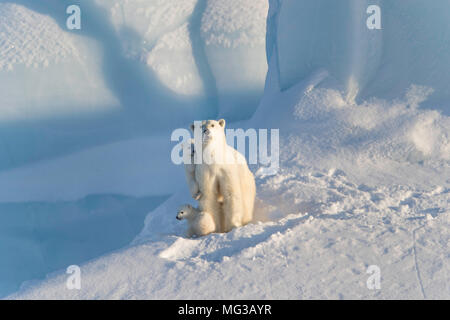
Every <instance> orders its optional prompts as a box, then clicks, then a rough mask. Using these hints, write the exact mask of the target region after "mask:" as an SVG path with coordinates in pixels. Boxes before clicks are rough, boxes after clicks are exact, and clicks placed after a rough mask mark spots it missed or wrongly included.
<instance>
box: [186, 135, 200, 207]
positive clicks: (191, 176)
mask: <svg viewBox="0 0 450 320" xmlns="http://www.w3.org/2000/svg"><path fill="white" fill-rule="evenodd" d="M188 144H189V146H188V148H189V150H191V161H190V163H185V164H184V171H185V173H186V180H187V183H188V186H189V191H190V193H191V196H192V198H194V199H195V200H199V199H200V197H201V196H202V194H201V193H200V188H199V186H198V183H197V180H195V164H194V155H195V149H194V140H192V139H191V140H190V141H189V143H188Z"/></svg>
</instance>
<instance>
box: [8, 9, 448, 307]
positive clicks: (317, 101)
mask: <svg viewBox="0 0 450 320" xmlns="http://www.w3.org/2000/svg"><path fill="white" fill-rule="evenodd" d="M2 2H3V1H2ZM2 2H0V6H2V5H7V4H3V3H2ZM17 2H21V4H24V5H25V7H28V9H26V10H25V9H23V8H22V7H20V11H18V10H13V11H1V10H0V14H3V13H4V12H9V13H8V14H18V13H17V12H25V13H26V15H28V16H30V17H31V16H33V15H35V14H36V13H35V12H34V11H39V10H41V11H42V10H43V9H42V8H41V7H38V8H36V7H33V6H32V5H31V2H28V1H17ZM339 3H340V4H341V3H343V4H342V6H339V5H338V4H337V2H335V1H331V0H330V1H326V0H318V1H314V2H311V1H306V0H305V1H287V0H271V1H270V8H268V7H267V2H266V1H262V0H258V1H253V0H242V1H237V0H236V1H225V0H214V1H212V0H208V1H181V2H180V1H175V0H172V1H156V0H154V1H138V0H129V1H103V0H96V1H95V4H96V5H92V7H89V5H87V4H86V5H87V6H88V7H87V8H89V11H88V14H93V13H98V12H103V13H108V14H106V15H104V16H105V17H107V20H106V21H104V20H100V21H101V23H99V25H100V26H103V27H99V25H98V26H97V27H98V28H99V29H100V30H102V32H92V31H91V32H92V33H93V34H96V36H97V37H95V36H94V37H93V38H94V39H96V41H99V42H101V41H102V40H101V39H104V38H105V36H106V39H107V41H105V42H106V44H105V42H102V43H103V44H102V45H103V46H106V48H112V47H114V48H116V46H118V47H120V48H122V49H121V50H122V51H123V56H122V55H118V56H114V57H113V58H108V56H103V59H105V60H106V62H105V64H106V65H108V66H110V67H111V68H113V66H114V64H115V63H117V62H126V61H133V63H131V62H127V63H125V65H124V67H123V68H124V69H123V70H127V69H126V68H130V70H135V69H134V67H136V66H139V67H140V68H141V69H142V70H143V73H144V75H149V74H151V75H152V79H153V76H155V78H156V79H158V81H160V82H158V83H157V84H156V83H155V82H152V81H151V82H149V87H150V90H151V91H150V92H151V93H152V94H153V93H155V92H157V91H158V90H157V89H159V88H161V87H160V85H163V86H164V88H165V89H167V90H169V91H170V92H171V94H170V95H167V96H158V97H157V99H156V100H152V103H149V105H150V106H151V108H153V109H152V110H153V111H154V112H156V113H157V116H156V118H157V119H158V121H159V122H160V123H161V124H165V125H166V126H167V124H168V123H171V125H170V126H167V127H168V129H167V128H166V131H167V132H169V131H171V130H172V129H173V128H175V126H177V125H178V124H179V123H181V124H182V125H183V126H184V127H187V125H188V124H187V123H188V121H187V120H186V119H197V116H198V117H200V118H204V117H209V116H214V117H215V116H219V115H226V116H229V117H230V118H231V119H233V120H239V121H235V122H232V121H228V126H229V127H233V128H238V127H242V128H244V129H246V128H269V129H270V128H277V129H280V152H279V154H280V170H279V171H278V172H276V173H274V172H270V170H267V168H265V167H262V166H259V165H254V166H251V169H252V170H253V171H254V173H255V176H256V182H257V197H258V199H257V205H256V211H255V216H256V217H255V221H254V223H252V224H250V225H247V226H245V227H242V228H239V229H235V230H233V231H232V232H230V233H227V234H212V235H209V236H206V237H202V238H198V239H187V238H186V237H185V231H186V225H185V224H184V222H179V221H177V220H176V219H175V216H176V209H177V208H178V207H179V205H180V204H183V203H192V204H194V202H193V200H192V199H190V196H189V192H188V190H187V186H186V183H185V181H184V173H183V168H181V167H179V166H175V165H174V164H172V162H171V161H170V160H169V159H170V150H171V148H172V147H173V145H174V144H173V143H172V144H171V143H170V134H166V133H167V132H166V131H162V132H161V131H158V133H156V130H154V131H152V130H153V127H151V124H148V126H149V127H151V128H152V130H150V132H149V131H139V130H136V132H135V131H133V130H135V127H136V126H138V125H140V124H141V122H140V121H138V120H137V118H142V119H141V120H142V123H146V120H148V118H146V117H144V116H143V115H145V114H146V113H145V112H141V111H142V110H143V109H140V108H141V105H140V103H141V102H142V101H143V100H145V97H146V95H145V94H144V93H142V90H143V89H144V88H149V87H148V86H145V87H142V86H138V87H137V88H136V89H134V91H132V92H134V93H136V94H137V96H138V97H137V98H133V99H131V98H129V97H128V98H127V97H126V95H120V92H122V93H123V92H126V90H128V89H130V87H128V86H123V83H118V84H116V86H115V87H114V86H113V87H114V88H116V89H121V90H112V91H113V92H114V93H115V94H116V95H118V96H119V97H118V101H120V105H121V108H125V109H126V111H124V113H122V115H123V114H127V115H128V116H129V117H128V118H127V119H128V120H127V121H129V122H125V121H124V120H118V119H122V118H121V117H110V116H109V117H104V118H101V119H97V120H95V121H92V122H89V124H90V125H93V124H100V125H101V126H105V127H103V128H104V129H102V131H91V133H95V134H92V135H97V136H100V137H99V138H97V139H95V140H96V141H94V142H91V143H87V142H85V140H88V139H87V137H90V135H85V136H83V135H82V134H80V132H81V130H80V128H88V127H89V128H90V126H89V125H87V124H84V125H83V126H80V125H78V126H75V125H74V126H72V127H71V131H68V129H67V128H66V127H64V126H62V125H61V124H60V123H59V122H57V121H55V122H54V123H52V125H54V126H57V125H59V126H57V128H58V130H57V131H54V132H57V133H58V135H60V134H61V133H64V134H69V133H71V134H72V135H71V137H72V139H73V140H69V141H70V142H71V143H72V144H73V146H72V147H71V149H61V150H59V152H56V153H55V152H54V150H53V149H54V148H55V144H50V147H49V148H48V149H45V148H43V147H42V145H43V144H41V145H38V147H36V151H35V152H36V153H39V154H41V157H40V158H39V157H38V156H35V157H34V158H33V154H32V153H29V154H26V153H25V154H24V155H22V159H24V160H21V161H19V160H18V159H19V155H20V154H18V153H14V152H13V151H11V152H10V151H8V152H4V153H2V156H3V157H5V156H6V157H9V162H8V163H9V164H11V163H13V164H14V165H13V166H12V167H15V168H9V167H11V165H10V166H9V167H8V165H3V168H9V169H7V170H2V171H0V212H1V213H2V216H1V219H2V222H1V224H0V226H1V227H0V244H1V245H0V255H1V257H2V259H1V260H0V270H1V271H2V272H0V295H1V296H5V297H6V298H8V299H42V298H44V299H52V298H57V299H144V298H147V299H188V298H190V299H203V298H209V299H213V298H218V299H230V298H233V299H281V298H286V299H311V298H315V299H317V298H324V299H351V298H356V299H389V298H397V299H424V298H425V299H437V298H441V299H449V298H450V266H449V261H450V251H449V243H450V234H449V232H448V230H449V227H450V209H449V208H450V206H449V199H450V197H449V194H450V166H449V161H450V156H449V155H450V119H449V117H448V112H447V111H448V105H449V104H450V99H449V97H448V92H450V91H449V90H448V89H449V88H448V87H447V86H448V85H449V83H450V82H449V81H448V80H449V79H448V74H447V73H446V72H445V70H446V69H445V66H446V65H448V60H447V59H448V57H449V56H448V54H447V53H448V52H449V51H448V50H446V48H447V46H448V41H447V42H446V41H439V39H441V40H442V39H444V40H445V39H446V38H445V36H446V35H448V34H447V30H449V27H450V23H449V22H448V20H446V19H443V17H444V12H445V10H447V9H448V2H446V1H440V0H437V1H435V2H433V4H432V5H431V4H429V3H428V2H426V5H425V1H418V0H414V1H409V2H408V4H406V3H403V2H399V1H398V2H392V1H370V3H371V4H373V3H378V4H380V5H381V7H382V9H383V8H386V9H388V10H383V11H382V12H383V17H385V18H383V30H381V31H379V30H378V31H376V32H379V33H366V29H364V28H357V27H355V26H357V25H358V24H363V26H364V24H365V17H366V14H365V9H366V7H367V6H365V4H366V3H365V1H356V0H348V1H342V2H339ZM97 5H98V7H96V6H97ZM47 9H48V8H47ZM97 10H99V11H97ZM102 10H105V11H102ZM44 11H45V10H44ZM447 11H448V10H447ZM267 12H268V16H267V32H266V30H265V25H266V24H265V15H266V14H267ZM319 14H320V16H319ZM322 14H324V15H325V17H323V16H322ZM419 16H420V19H418V17H419ZM339 19H343V21H346V23H345V24H344V25H341V24H339V21H341V20H339ZM262 20H264V21H262ZM44 21H45V19H44ZM48 23H49V24H50V20H49V21H48ZM103 23H104V24H103ZM0 25H1V24H0ZM6 25H7V24H6ZM106 26H108V27H106ZM88 29H89V28H88ZM96 30H97V29H96ZM108 30H114V32H112V31H108ZM346 31H348V32H346ZM350 31H351V32H350ZM110 32H111V33H110ZM63 34H64V33H63ZM112 35H114V37H113V36H112ZM132 35H133V36H132ZM430 35H433V37H431V36H430ZM435 35H437V36H438V37H437V38H436V37H435ZM264 37H265V40H264ZM58 39H61V38H58ZM112 39H115V40H114V41H113V40H112ZM434 39H437V40H434ZM89 40H92V39H89ZM416 40H417V41H416ZM58 41H59V40H58ZM67 41H69V40H67ZM77 43H78V42H77ZM112 43H114V45H112ZM66 44H67V42H66V41H64V42H63V45H66ZM199 44H201V45H199ZM305 44H307V45H305ZM2 48H3V47H2ZM261 48H262V50H263V51H264V49H266V50H267V58H268V65H269V68H268V72H267V73H266V70H267V63H266V62H265V61H264V63H263V62H262V59H265V56H266V55H265V53H262V51H261ZM305 48H307V49H308V51H307V52H305V51H304V50H305ZM330 48H331V49H333V51H331V52H333V54H331V53H330V51H327V50H329V49H330ZM76 49H77V50H80V49H79V47H78V45H77V46H76ZM368 53H370V54H368ZM67 55H69V53H67ZM224 61H225V62H224ZM408 61H409V62H411V61H413V62H414V63H412V64H409V65H408V64H407V62H408ZM134 63H136V64H134ZM30 68H31V67H28V68H26V69H25V70H27V71H29V69H30ZM152 70H153V71H152ZM1 72H4V71H0V74H1ZM9 72H11V71H9ZM153 72H155V73H154V74H153ZM13 73H14V72H13ZM119 74H120V72H118V71H115V72H113V73H110V74H108V75H104V79H105V82H107V83H110V82H109V81H110V80H111V79H114V77H117V76H118V75H119ZM129 74H131V75H130V76H129V78H127V80H129V79H134V80H133V81H135V80H136V79H141V80H143V79H144V80H146V81H147V80H149V78H147V76H143V75H141V76H142V78H140V76H139V77H138V76H136V77H134V75H135V73H133V72H131V71H130V72H129ZM60 77H61V76H60ZM63 78H64V77H63ZM262 78H265V87H264V92H263V94H262V95H261V92H262V89H263V85H262V83H261V82H260V81H261V79H262ZM64 79H65V78H64ZM136 81H137V80H136ZM133 83H135V82H133ZM258 83H259V85H258ZM123 90H125V91H123ZM130 90H131V89H130ZM202 92H203V94H205V92H206V96H207V98H206V100H205V97H203V98H199V99H200V100H198V101H203V102H205V101H206V102H205V104H204V105H203V107H200V109H198V110H197V111H196V112H193V113H191V114H190V115H189V114H188V113H185V114H181V113H180V114H177V117H178V116H179V118H176V117H175V115H174V114H173V110H174V109H171V108H167V109H165V110H163V111H161V110H159V108H158V103H159V102H161V101H164V102H167V105H170V104H171V103H172V102H173V101H182V102H183V103H181V104H180V107H181V108H189V106H190V103H192V101H194V100H195V99H194V100H192V99H191V98H192V96H196V95H199V94H201V93H202ZM230 92H231V93H232V95H231V97H229V96H228V94H229V93H230ZM258 92H259V93H258ZM174 93H175V94H176V95H177V99H178V98H180V100H173V99H172V98H173V97H174V96H173V94H174ZM0 97H5V96H4V95H1V96H0ZM6 97H7V96H6ZM0 99H1V98H0ZM142 99H143V100H142ZM202 99H203V100H202ZM235 99H237V100H239V101H244V102H245V103H243V104H242V105H236V108H235V109H233V108H231V107H229V106H230V104H229V101H235ZM227 101H228V102H227ZM248 101H251V103H247V102H248ZM257 101H259V103H258V102H257ZM133 102H136V103H137V105H138V107H137V108H135V109H133V110H131V109H127V108H126V106H127V103H133ZM203 102H202V103H203ZM256 105H257V108H256ZM207 106H208V107H209V108H210V110H209V111H208V110H206V107H207ZM244 109H245V110H246V111H243V110H244ZM135 112H136V113H135ZM187 115H189V117H187ZM250 116H251V117H250ZM183 117H184V118H183ZM249 117H250V119H246V118H249ZM86 119H88V120H89V119H90V118H89V117H88V118H86ZM105 119H106V120H111V121H112V120H117V121H118V122H116V123H115V125H117V128H119V129H116V130H114V125H111V126H112V128H113V129H111V127H109V126H108V125H107V124H106V122H108V121H106V120H105ZM183 119H184V120H183ZM169 120H171V121H172V120H173V122H169ZM227 120H228V118H227ZM183 121H184V122H183ZM63 124H64V123H63ZM125 124H127V125H125ZM4 128H5V127H0V130H6V129H4ZM8 130H11V129H8ZM130 130H131V131H132V132H134V133H133V134H127V135H124V133H123V132H125V131H127V132H129V131H130ZM117 131H122V133H121V134H119V133H118V132H117ZM36 132H42V130H40V131H36ZM19 133H20V132H19ZM137 133H139V135H143V136H142V137H137V136H136V135H137ZM22 134H23V133H22ZM10 137H13V138H14V139H15V140H14V143H18V142H19V146H20V147H21V148H22V149H23V146H27V145H31V144H32V142H28V140H27V139H28V137H29V136H27V135H22V138H21V139H22V140H20V139H19V138H18V137H20V135H19V134H18V131H17V129H15V130H11V131H10ZM50 137H52V135H50ZM73 137H77V139H79V140H77V139H75V138H73ZM65 138H66V139H65V140H64V141H67V136H66V137H65ZM54 139H56V138H54ZM119 139H122V140H121V141H117V140H119ZM4 140H7V139H4ZM20 141H23V142H20ZM53 141H56V140H53ZM0 142H2V141H1V140H0ZM99 144H101V145H99ZM4 145H6V147H4V149H3V150H8V148H9V150H10V149H11V145H12V144H9V145H8V144H4ZM5 148H6V149H5ZM17 150H19V148H17ZM68 150H71V153H70V154H67V152H68ZM37 158H39V159H41V161H39V162H33V159H37ZM25 160H26V161H25ZM24 161H25V163H24ZM4 163H5V162H3V164H4ZM19 163H22V164H23V165H21V166H18V164H19ZM0 164H1V161H0ZM148 211H150V212H149V213H148V214H147V215H146V217H145V220H144V219H143V216H144V214H143V213H144V212H148ZM109 212H110V214H108V213H109ZM50 216H57V218H54V217H52V218H50ZM86 226H89V228H87V227H86ZM138 230H139V231H138ZM133 238H134V239H133ZM131 239H133V240H131ZM127 243H128V245H126V244H127ZM112 250H115V251H113V252H112V253H111V251H112ZM107 252H110V253H107ZM88 260H89V261H88ZM71 264H79V265H80V266H81V275H82V288H81V290H68V289H67V288H66V280H67V278H68V275H67V274H66V273H65V268H66V267H67V266H69V265H71ZM371 265H376V266H378V267H379V268H380V271H381V289H380V290H370V289H368V287H367V285H366V281H367V279H368V278H369V276H370V274H368V273H367V270H368V267H369V266H371ZM31 266H32V267H31ZM44 277H45V278H44ZM21 284H22V285H21ZM19 285H21V286H20V289H19ZM17 290H18V291H17Z"/></svg>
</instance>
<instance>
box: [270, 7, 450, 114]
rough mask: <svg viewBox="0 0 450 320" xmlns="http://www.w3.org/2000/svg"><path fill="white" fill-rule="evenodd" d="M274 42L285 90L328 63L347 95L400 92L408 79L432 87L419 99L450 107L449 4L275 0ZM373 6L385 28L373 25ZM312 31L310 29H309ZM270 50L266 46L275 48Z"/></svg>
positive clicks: (387, 96) (446, 110)
mask: <svg viewBox="0 0 450 320" xmlns="http://www.w3.org/2000/svg"><path fill="white" fill-rule="evenodd" d="M270 5H271V7H273V8H277V7H278V10H276V9H274V10H273V12H274V15H276V16H275V17H274V18H272V19H271V20H269V24H272V25H276V26H273V27H270V30H271V33H269V34H268V36H269V37H268V40H267V42H268V46H269V48H275V52H276V53H275V54H276V55H278V62H279V63H278V65H279V67H278V70H279V74H280V84H281V88H282V89H287V88H289V87H291V86H292V85H294V84H295V83H297V82H298V81H300V80H304V79H305V78H306V77H308V75H309V74H310V73H311V72H314V71H316V70H317V69H320V68H324V69H326V70H328V72H329V73H330V75H331V76H332V77H333V78H335V79H337V81H338V82H339V84H340V86H341V88H342V89H343V90H345V91H346V98H349V99H354V98H356V99H357V100H358V101H360V102H361V101H364V100H366V99H368V98H370V97H377V98H383V99H389V100H390V99H395V98H396V97H397V96H398V94H399V93H403V94H404V93H405V92H406V91H407V90H408V88H409V87H410V86H411V85H414V84H415V85H421V86H426V87H430V88H433V90H434V92H433V94H432V95H431V96H430V97H429V99H428V100H427V101H426V103H424V104H423V105H422V107H428V108H432V109H439V110H441V111H443V112H444V114H446V115H448V114H449V112H450V111H449V110H450V109H449V104H448V101H449V97H450V93H449V92H450V88H449V83H450V81H449V80H450V78H449V77H450V75H449V73H448V72H447V71H446V68H443V67H442V66H446V65H449V62H450V50H448V41H447V39H448V36H449V34H450V23H449V21H448V19H447V14H446V12H448V10H449V6H450V4H449V3H448V1H445V0H438V1H433V3H429V2H426V1H422V0H413V1H408V2H403V1H389V0H386V1H385V0H377V1H368V0H363V1H360V0H344V1H332V0H319V1H307V0H305V1H283V0H271V1H270ZM369 5H379V6H380V8H381V19H382V29H381V30H369V29H368V28H367V27H366V20H367V18H368V17H369V14H367V13H366V9H367V8H368V7H369ZM306 30H307V31H306ZM272 51H273V50H270V51H269V53H272Z"/></svg>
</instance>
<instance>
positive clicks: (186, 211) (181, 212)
mask: <svg viewBox="0 0 450 320" xmlns="http://www.w3.org/2000/svg"><path fill="white" fill-rule="evenodd" d="M197 213H198V210H197V209H195V208H194V207H193V206H191V205H190V204H185V205H183V206H181V207H180V208H179V209H178V212H177V220H183V219H188V220H189V219H192V218H194V217H195V215H196V214H197Z"/></svg>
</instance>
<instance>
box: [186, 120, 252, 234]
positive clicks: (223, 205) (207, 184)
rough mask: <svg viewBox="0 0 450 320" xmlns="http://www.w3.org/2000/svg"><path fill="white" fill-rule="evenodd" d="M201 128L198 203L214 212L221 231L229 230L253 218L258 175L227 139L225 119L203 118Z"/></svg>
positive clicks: (197, 173)
mask: <svg viewBox="0 0 450 320" xmlns="http://www.w3.org/2000/svg"><path fill="white" fill-rule="evenodd" d="M191 129H193V127H192V126H191ZM202 131H203V143H202V147H203V161H202V163H201V164H197V165H195V170H194V176H195V181H196V183H197V184H198V187H199V190H200V194H201V197H200V199H199V207H200V209H201V210H202V211H206V212H209V213H211V215H212V216H213V218H214V222H215V224H216V226H217V230H218V231H220V232H228V231H230V230H231V229H233V228H236V227H240V226H243V225H245V224H247V223H249V222H250V221H251V220H252V219H253V207H254V202H255V194H256V187H255V178H254V176H253V173H252V172H251V171H250V169H249V168H248V165H247V161H246V160H245V157H244V156H243V155H242V154H240V153H239V152H238V151H237V150H235V149H234V148H232V147H231V146H229V145H228V144H227V143H226V137H225V120H223V119H221V120H219V121H215V120H206V121H203V122H202Z"/></svg>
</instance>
